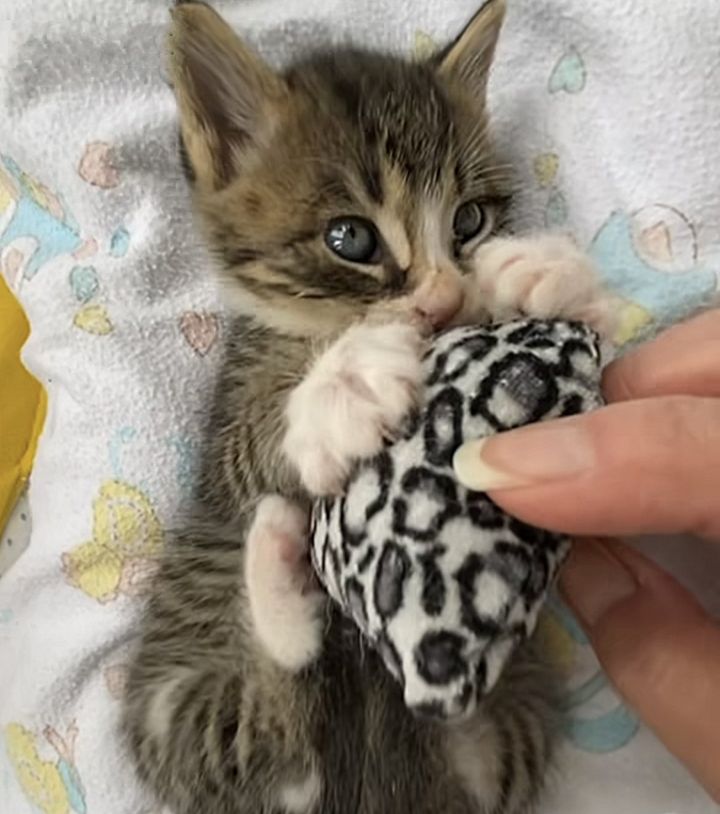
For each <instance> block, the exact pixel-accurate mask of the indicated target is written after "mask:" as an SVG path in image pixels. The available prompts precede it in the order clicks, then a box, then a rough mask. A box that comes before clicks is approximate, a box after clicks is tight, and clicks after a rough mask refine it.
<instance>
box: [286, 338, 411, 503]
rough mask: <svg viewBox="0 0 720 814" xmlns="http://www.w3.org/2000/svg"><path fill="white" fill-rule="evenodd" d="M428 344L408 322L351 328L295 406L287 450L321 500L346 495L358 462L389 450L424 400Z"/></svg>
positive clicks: (316, 368)
mask: <svg viewBox="0 0 720 814" xmlns="http://www.w3.org/2000/svg"><path fill="white" fill-rule="evenodd" d="M423 348H424V345H423V340H422V337H421V335H420V333H419V332H418V330H417V329H416V328H415V327H412V326H410V325H407V324H402V323H393V324H379V325H371V324H361V325H355V326H353V327H352V328H349V329H348V330H347V331H346V332H345V333H344V334H343V335H342V336H341V337H340V338H339V339H338V340H337V341H336V342H335V343H334V344H333V345H331V346H330V348H329V349H328V350H327V351H325V353H323V354H322V355H321V356H320V357H319V358H318V359H317V360H316V362H315V363H314V365H313V367H312V369H311V370H310V373H309V374H308V375H307V377H306V378H305V379H304V380H303V381H302V382H301V383H300V384H299V385H298V386H297V387H296V388H295V390H294V391H293V393H292V395H291V396H290V399H289V401H288V406H287V411H286V416H287V422H288V428H287V433H286V436H285V442H284V450H285V454H286V455H287V457H288V459H289V460H290V461H291V462H292V463H293V464H294V466H295V467H296V468H297V470H298V471H299V473H300V477H301V478H302V482H303V484H304V485H305V487H306V488H307V489H308V490H309V491H310V492H312V493H313V494H316V495H332V494H338V493H340V492H342V490H343V488H344V486H345V482H346V480H347V477H348V475H349V473H350V469H351V467H352V465H353V463H354V462H355V461H357V460H360V459H362V458H370V457H372V456H373V455H376V454H377V453H378V452H380V450H381V449H382V446H383V442H384V440H385V439H386V438H387V437H389V436H392V434H393V433H394V432H395V431H396V430H397V429H398V427H399V426H400V424H401V422H402V420H403V419H404V418H405V416H406V415H407V414H408V412H409V411H410V410H411V409H412V407H413V405H414V404H415V402H416V400H417V396H418V393H419V391H420V386H421V382H422V375H423V372H422V353H423Z"/></svg>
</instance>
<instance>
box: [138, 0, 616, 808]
mask: <svg viewBox="0 0 720 814" xmlns="http://www.w3.org/2000/svg"><path fill="white" fill-rule="evenodd" d="M503 5H504V4H503V2H502V0H490V2H488V3H486V4H485V6H484V7H483V8H482V10H481V11H480V12H479V13H478V14H477V15H476V16H475V18H474V19H473V20H472V21H471V22H470V24H469V25H468V27H467V28H466V29H465V31H464V32H463V33H462V34H461V36H460V37H459V38H458V39H457V40H456V41H455V42H454V43H453V44H451V45H450V46H449V47H448V48H447V49H445V51H444V52H443V53H441V54H440V55H438V56H437V57H435V58H433V59H432V60H430V61H424V62H408V61H405V60H403V59H399V58H397V57H393V56H387V55H382V54H377V53H371V52H367V51H363V50H358V49H349V48H348V49H339V50H337V51H332V52H321V53H317V54H313V55H311V56H308V57H306V58H304V59H302V60H300V61H298V62H296V63H295V64H293V65H292V66H290V67H289V68H288V69H287V70H286V71H285V72H283V73H276V72H275V71H273V70H271V69H270V68H269V67H268V66H267V65H265V64H264V62H263V61H262V60H261V59H260V57H259V56H257V55H256V54H255V53H254V52H252V51H251V50H250V49H249V48H248V47H246V46H245V45H244V44H243V43H242V42H241V41H240V40H239V39H238V37H237V36H236V35H235V34H234V33H233V31H232V30H231V29H230V28H229V27H228V26H227V25H226V24H225V23H224V22H223V21H222V19H221V18H220V17H219V16H218V15H217V14H216V13H215V12H214V11H212V10H211V9H210V8H209V7H208V6H206V5H204V4H202V3H194V2H192V3H187V2H186V3H181V4H179V5H178V6H177V7H176V8H175V10H174V11H173V24H172V31H171V37H170V49H169V50H170V65H171V73H172V76H173V84H174V90H175V93H176V96H177V100H178V105H179V110H180V121H181V135H182V144H183V151H184V158H185V163H186V166H187V170H188V174H189V176H190V177H191V180H192V183H193V188H194V195H195V203H196V207H197V211H198V212H199V215H200V220H201V223H202V226H203V228H204V232H205V236H206V239H207V242H208V244H209V246H210V247H211V248H212V249H213V250H214V252H215V253H216V254H217V256H218V259H219V266H220V267H221V272H222V279H223V281H224V286H225V290H226V293H227V299H228V302H229V304H230V305H231V306H232V307H233V308H234V309H235V311H236V313H237V314H238V319H237V321H236V322H235V323H234V325H233V328H232V330H231V332H230V336H229V338H228V348H227V357H226V361H225V365H224V370H223V373H222V376H221V380H220V384H219V387H218V391H217V394H216V399H215V406H214V409H213V413H212V417H211V422H210V431H209V433H208V437H207V443H206V449H205V456H204V463H203V472H202V476H201V478H200V482H199V485H198V490H197V500H196V503H195V507H194V509H193V513H192V517H191V518H190V520H189V521H188V523H187V525H186V527H185V529H184V530H183V531H181V532H180V533H178V534H176V535H174V539H172V540H171V541H169V542H168V545H167V547H166V549H165V553H164V555H163V559H162V562H161V565H160V568H159V571H158V574H157V577H156V579H155V583H154V586H153V591H152V594H151V597H150V599H149V602H148V606H147V610H146V614H145V618H144V621H143V624H142V629H141V636H140V643H139V647H138V651H137V655H136V658H135V661H134V663H133V665H132V669H131V672H130V677H129V682H128V691H127V700H126V705H125V716H124V727H125V731H126V733H127V736H128V742H129V745H130V747H131V751H132V754H133V757H134V759H135V762H136V765H137V767H138V770H139V773H140V775H141V776H142V777H143V778H144V780H145V781H147V782H148V783H149V785H150V786H151V787H152V788H153V789H154V791H155V792H156V793H157V795H158V796H159V798H160V799H161V800H162V802H164V803H166V804H167V805H169V806H170V808H171V810H172V811H173V812H174V814H200V812H202V813H203V814H231V813H232V814H241V813H242V814H265V813H266V812H268V813H270V812H290V813H291V814H294V813H295V812H299V813H300V814H304V812H308V813H309V812H318V813H319V812H322V814H351V813H352V812H359V813H361V814H383V812H387V813H388V814H391V813H392V814H398V813H400V814H404V812H411V811H412V812H416V813H417V814H430V812H440V811H442V812H446V813H447V814H470V813H471V812H473V813H477V812H486V813H487V814H490V812H497V814H511V813H512V812H521V811H524V810H526V809H527V808H528V806H529V805H531V803H532V802H533V801H534V800H535V799H536V797H537V794H538V792H539V791H540V789H541V788H542V786H543V779H544V777H545V774H546V770H547V767H548V764H549V761H550V759H551V754H552V742H553V734H554V723H553V721H554V719H553V705H552V681H551V680H548V674H547V671H546V669H545V668H544V667H543V664H542V661H541V659H540V658H539V657H538V656H537V654H535V652H534V651H533V645H528V646H526V647H525V648H524V649H522V650H521V651H520V652H519V653H518V654H517V656H516V657H515V659H514V661H513V662H512V664H511V665H510V667H509V668H508V670H507V671H506V673H505V675H504V676H503V678H502V680H501V681H500V683H499V685H498V687H497V689H496V690H495V691H494V692H493V693H492V694H491V695H490V696H489V697H488V698H487V699H486V700H485V701H484V702H483V703H482V705H481V707H480V710H479V712H477V713H476V714H475V715H474V716H473V717H472V718H471V719H469V720H467V721H465V722H463V723H462V724H459V725H457V726H452V727H448V726H442V725H440V724H438V723H436V722H433V721H421V720H417V719H415V718H413V717H412V716H411V715H410V714H409V713H408V711H407V710H406V709H405V707H404V706H403V701H402V694H401V692H400V688H399V687H398V686H397V685H396V684H395V683H394V681H393V679H391V678H390V677H389V676H388V674H387V672H386V670H385V668H384V666H383V665H382V663H381V662H380V661H379V660H378V658H377V656H376V655H375V654H374V653H373V652H371V651H369V650H367V649H366V648H365V647H364V646H363V643H362V641H361V639H360V636H359V634H358V633H357V631H356V630H355V628H354V626H353V625H352V623H350V622H347V621H345V619H344V618H342V616H341V615H340V613H339V612H338V611H337V610H336V609H335V608H334V607H332V606H330V605H329V604H328V603H326V601H325V599H324V595H323V594H321V593H320V591H319V590H318V589H317V586H316V585H315V583H314V582H313V579H312V575H311V574H310V572H309V566H308V560H307V531H308V530H307V506H308V500H309V498H310V497H311V496H312V495H318V494H332V493H337V492H339V491H341V490H342V488H343V484H344V481H345V478H346V477H347V475H348V472H349V468H350V466H351V464H352V462H353V461H354V460H356V459H357V458H361V457H364V456H369V455H373V454H375V453H376V452H377V451H378V450H379V449H380V447H381V445H382V443H383V441H384V439H385V438H386V436H387V435H389V434H392V432H393V430H394V429H396V428H397V427H398V425H399V423H400V421H401V420H402V418H403V416H404V415H405V414H406V413H407V411H408V410H409V409H410V408H411V407H412V405H413V402H414V399H415V397H416V394H417V392H418V390H419V387H420V384H421V365H420V358H421V355H422V352H423V347H424V344H425V341H426V337H427V336H429V335H430V334H431V333H432V332H433V331H435V330H438V329H440V328H443V327H446V326H449V325H453V324H461V323H465V322H473V321H483V320H488V319H491V318H492V319H498V318H500V319H502V318H506V317H511V316H514V315H516V314H519V313H524V314H530V315H537V316H565V317H568V318H577V319H586V320H589V321H591V322H593V324H595V325H596V326H597V327H598V328H600V329H603V330H607V329H608V326H609V324H610V316H609V314H610V312H611V306H612V303H611V301H610V298H609V297H608V296H607V295H606V294H605V293H604V292H603V290H602V288H601V286H600V285H599V283H598V281H597V278H596V276H595V273H594V271H593V269H592V267H591V265H590V264H589V262H588V261H587V259H586V258H585V257H584V256H583V255H582V254H581V253H580V252H579V251H578V249H577V248H576V247H575V246H574V245H573V244H572V243H571V242H570V241H569V240H567V239H565V238H561V237H557V236H540V237H534V238H522V239H520V238H512V237H497V236H495V234H496V232H497V231H498V230H499V229H500V227H501V225H502V223H503V212H504V207H505V204H506V203H507V199H508V192H509V177H508V173H507V171H506V169H504V168H503V167H501V166H499V165H498V164H497V162H496V160H495V159H494V158H493V152H492V146H491V143H490V140H489V134H488V122H487V116H486V112H485V103H484V97H485V87H486V81H487V75H488V70H489V67H490V62H491V58H492V54H493V50H494V46H495V42H496V39H497V36H498V32H499V28H500V25H501V21H502V16H503V10H504V9H503Z"/></svg>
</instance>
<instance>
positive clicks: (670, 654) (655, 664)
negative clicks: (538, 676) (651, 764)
mask: <svg viewBox="0 0 720 814" xmlns="http://www.w3.org/2000/svg"><path fill="white" fill-rule="evenodd" d="M560 585H561V590H562V592H563V594H564V596H565V598H566V600H567V601H568V603H569V605H570V606H571V607H572V608H573V610H574V611H575V613H576V614H577V616H578V617H579V619H580V621H581V623H582V625H583V627H584V628H585V630H586V632H587V634H588V636H589V638H590V641H591V642H592V645H593V648H594V649H595V652H596V653H597V656H598V658H599V660H600V662H601V663H602V665H603V667H604V668H605V670H606V671H607V673H608V675H609V677H610V679H611V680H612V681H613V683H614V684H615V686H616V687H617V688H618V690H619V692H620V693H621V695H622V696H623V697H624V698H625V699H626V700H627V701H628V703H629V704H630V705H631V706H632V707H634V709H635V710H636V711H637V712H638V714H639V715H640V717H641V718H642V719H643V720H644V721H645V723H647V724H648V725H649V726H650V727H651V728H652V729H653V730H654V731H655V732H656V733H657V735H658V736H659V737H660V739H661V740H662V741H663V742H664V743H665V744H666V746H667V747H668V748H669V749H670V751H672V752H673V753H674V754H675V755H676V756H677V757H678V758H679V759H680V760H681V761H683V762H684V763H685V764H686V766H687V767H688V768H689V769H690V771H691V772H693V774H694V775H695V776H696V777H697V779H698V780H699V781H700V782H701V783H702V784H703V785H704V786H705V788H706V789H707V790H708V791H709V792H710V794H711V795H712V796H713V797H714V798H715V800H716V801H718V802H720V693H718V687H720V628H719V627H718V626H716V625H715V624H714V623H713V622H712V620H711V619H710V618H709V617H708V616H707V615H706V614H705V613H704V611H703V610H702V608H701V607H700V606H699V605H698V603H697V602H696V601H695V600H694V599H693V597H692V596H691V595H690V594H688V593H687V592H686V591H685V589H684V588H682V587H681V586H680V585H678V584H677V583H676V582H675V581H674V580H673V579H672V578H671V577H670V576H668V575H667V574H666V573H665V572H663V571H661V570H660V569H659V568H657V567H656V566H654V565H653V564H652V563H650V562H649V561H648V560H646V559H645V558H644V557H641V556H640V555H639V554H636V553H635V552H634V551H632V550H630V549H628V548H626V547H625V546H621V545H619V544H617V543H601V542H591V541H580V542H578V543H576V544H575V545H574V547H573V552H572V554H571V555H570V558H569V559H568V562H567V564H566V566H565V567H564V569H563V571H562V573H561V577H560Z"/></svg>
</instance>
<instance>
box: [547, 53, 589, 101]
mask: <svg viewBox="0 0 720 814" xmlns="http://www.w3.org/2000/svg"><path fill="white" fill-rule="evenodd" d="M586 79H587V71H586V70H585V63H584V62H583V58H582V57H581V56H580V54H579V52H578V50H577V49H576V48H572V47H571V48H568V50H567V51H566V52H565V53H564V54H563V55H562V56H561V57H560V59H559V60H558V61H557V62H556V63H555V67H554V68H553V69H552V73H551V74H550V80H549V82H548V90H549V91H550V93H559V92H561V91H563V92H565V93H580V91H581V90H582V89H583V88H584V87H585V81H586Z"/></svg>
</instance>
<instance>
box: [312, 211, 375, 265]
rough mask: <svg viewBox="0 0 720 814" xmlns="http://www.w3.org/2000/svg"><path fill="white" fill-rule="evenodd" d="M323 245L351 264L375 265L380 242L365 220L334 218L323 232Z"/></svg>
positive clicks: (372, 228) (373, 228)
mask: <svg viewBox="0 0 720 814" xmlns="http://www.w3.org/2000/svg"><path fill="white" fill-rule="evenodd" d="M325 244H326V245H327V247H328V248H329V249H330V251H332V252H334V253H335V254H336V255H337V256H338V257H342V259H343V260H348V261H349V262H351V263H377V262H378V261H379V260H380V241H379V240H378V236H377V231H376V229H375V226H374V225H373V224H372V223H371V222H370V221H369V220H365V218H358V217H347V218H335V219H334V220H331V221H330V223H328V226H327V229H326V230H325Z"/></svg>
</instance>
